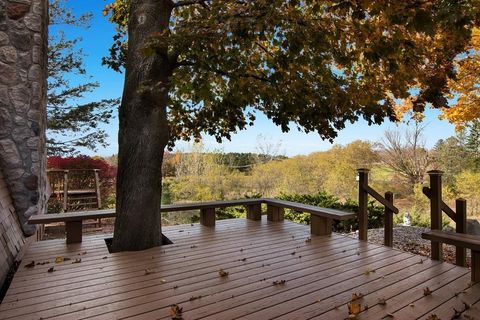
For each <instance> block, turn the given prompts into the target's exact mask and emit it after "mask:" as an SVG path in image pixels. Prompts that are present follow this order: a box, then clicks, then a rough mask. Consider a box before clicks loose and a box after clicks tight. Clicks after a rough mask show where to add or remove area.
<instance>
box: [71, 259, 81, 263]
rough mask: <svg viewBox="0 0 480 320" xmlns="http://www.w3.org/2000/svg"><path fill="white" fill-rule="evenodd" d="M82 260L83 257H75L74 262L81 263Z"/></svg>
mask: <svg viewBox="0 0 480 320" xmlns="http://www.w3.org/2000/svg"><path fill="white" fill-rule="evenodd" d="M80 262H82V259H80V258H78V259H75V261H73V262H72V264H73V263H80Z"/></svg>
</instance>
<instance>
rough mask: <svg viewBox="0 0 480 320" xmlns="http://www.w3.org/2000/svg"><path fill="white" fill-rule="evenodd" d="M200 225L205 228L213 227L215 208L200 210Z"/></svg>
mask: <svg viewBox="0 0 480 320" xmlns="http://www.w3.org/2000/svg"><path fill="white" fill-rule="evenodd" d="M200 224H201V225H202V226H206V227H214V226H215V208H205V209H200Z"/></svg>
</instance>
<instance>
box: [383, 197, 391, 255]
mask: <svg viewBox="0 0 480 320" xmlns="http://www.w3.org/2000/svg"><path fill="white" fill-rule="evenodd" d="M385 199H386V200H387V201H388V202H389V203H391V204H392V205H393V193H391V192H385ZM384 218H385V227H384V244H385V245H386V246H387V247H393V212H392V210H390V208H389V207H385V217H384Z"/></svg>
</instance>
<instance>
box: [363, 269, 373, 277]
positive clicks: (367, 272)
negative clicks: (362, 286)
mask: <svg viewBox="0 0 480 320" xmlns="http://www.w3.org/2000/svg"><path fill="white" fill-rule="evenodd" d="M374 272H375V270H374V269H370V268H367V270H365V275H366V276H368V275H369V274H370V273H374Z"/></svg>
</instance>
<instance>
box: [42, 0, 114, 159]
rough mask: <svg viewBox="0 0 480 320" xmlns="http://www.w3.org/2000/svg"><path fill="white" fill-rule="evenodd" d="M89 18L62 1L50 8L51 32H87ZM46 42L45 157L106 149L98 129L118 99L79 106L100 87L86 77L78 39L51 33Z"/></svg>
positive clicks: (109, 115)
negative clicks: (67, 29)
mask: <svg viewBox="0 0 480 320" xmlns="http://www.w3.org/2000/svg"><path fill="white" fill-rule="evenodd" d="M91 16H92V15H91V14H90V13H85V14H81V15H79V16H76V15H75V14H73V12H72V10H71V9H70V8H68V6H67V4H66V2H65V1H63V0H54V1H51V2H50V4H49V18H50V20H49V25H50V28H52V27H55V26H57V25H69V26H72V27H78V28H87V27H88V26H89V22H90V19H91ZM48 40H49V44H48V92H47V127H48V136H47V138H48V139H47V147H48V148H47V150H48V153H49V154H55V155H59V154H60V155H64V154H73V153H76V152H78V151H77V148H78V147H85V148H87V149H91V150H96V148H97V146H98V145H106V137H107V134H106V132H105V131H104V130H101V129H99V128H98V125H99V124H100V123H108V122H109V121H110V119H111V117H112V112H113V110H114V108H115V107H116V106H117V105H118V103H119V99H102V100H100V101H91V102H87V103H79V99H82V98H84V96H85V94H86V93H88V92H91V91H93V90H95V89H96V88H98V87H99V84H98V83H97V82H93V81H90V78H89V77H88V76H87V71H86V70H85V67H84V63H83V57H84V53H83V52H82V50H81V49H79V48H78V44H79V43H80V42H81V38H79V37H77V38H70V37H68V36H66V35H65V32H63V31H58V30H55V31H54V32H52V30H50V36H49V39H48Z"/></svg>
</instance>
